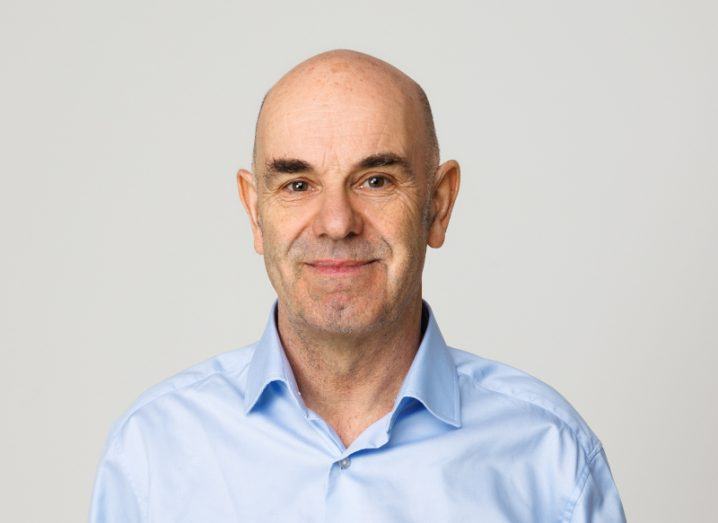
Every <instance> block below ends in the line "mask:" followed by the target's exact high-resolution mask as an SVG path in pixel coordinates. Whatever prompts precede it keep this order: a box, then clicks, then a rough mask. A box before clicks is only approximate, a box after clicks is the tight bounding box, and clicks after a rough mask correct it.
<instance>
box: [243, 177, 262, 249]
mask: <svg viewBox="0 0 718 523" xmlns="http://www.w3.org/2000/svg"><path fill="white" fill-rule="evenodd" d="M237 189H238V190H239V199H240V200H242V205H243V206H244V210H245V211H247V215H248V216H249V223H250V225H251V226H252V236H253V237H254V250H255V251H257V254H264V242H263V240H262V228H261V227H260V224H259V211H258V208H257V185H256V183H255V176H254V175H253V174H252V173H251V172H249V171H247V170H245V169H240V170H239V171H237Z"/></svg>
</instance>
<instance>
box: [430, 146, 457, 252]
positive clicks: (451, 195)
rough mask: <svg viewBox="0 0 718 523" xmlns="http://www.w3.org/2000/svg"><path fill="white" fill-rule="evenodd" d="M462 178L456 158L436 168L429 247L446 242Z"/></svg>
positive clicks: (435, 246) (439, 245) (437, 246)
mask: <svg viewBox="0 0 718 523" xmlns="http://www.w3.org/2000/svg"><path fill="white" fill-rule="evenodd" d="M460 178H461V172H460V168H459V164H458V163H457V162H456V161H455V160H449V161H447V162H444V163H443V164H441V165H440V166H439V167H438V168H437V170H436V174H435V175H434V182H433V189H434V190H433V194H432V196H431V209H432V215H431V216H432V220H431V225H430V226H429V235H428V239H427V243H428V244H429V247H433V248H434V249H438V248H439V247H441V246H442V245H443V244H444V239H445V238H446V229H447V228H448V227H449V219H450V218H451V210H452V209H453V208H454V202H455V201H456V197H457V195H458V194H459V182H460Z"/></svg>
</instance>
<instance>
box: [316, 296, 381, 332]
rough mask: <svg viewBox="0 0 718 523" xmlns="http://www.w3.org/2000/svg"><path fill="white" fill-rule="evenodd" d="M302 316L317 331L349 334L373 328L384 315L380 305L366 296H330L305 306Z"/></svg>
mask: <svg viewBox="0 0 718 523" xmlns="http://www.w3.org/2000/svg"><path fill="white" fill-rule="evenodd" d="M303 316H304V319H305V321H307V323H309V324H311V325H313V326H314V327H315V328H316V329H318V330H322V331H325V332H333V333H336V334H350V333H361V332H363V331H366V330H369V329H371V328H373V327H375V326H376V324H377V323H379V322H380V321H381V320H382V318H383V316H384V315H383V307H382V306H381V304H380V303H379V302H378V301H376V300H372V299H371V298H369V297H367V296H362V297H360V298H351V297H348V296H346V295H330V296H326V297H323V298H322V299H321V300H314V301H312V302H311V303H309V304H307V306H305V307H304V314H303Z"/></svg>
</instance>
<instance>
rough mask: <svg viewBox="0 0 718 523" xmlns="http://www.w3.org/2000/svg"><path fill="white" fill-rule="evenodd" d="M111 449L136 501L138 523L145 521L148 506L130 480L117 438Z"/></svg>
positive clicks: (135, 485)
mask: <svg viewBox="0 0 718 523" xmlns="http://www.w3.org/2000/svg"><path fill="white" fill-rule="evenodd" d="M112 446H113V448H114V449H115V455H116V456H117V464H118V466H119V468H120V470H121V472H122V474H124V476H125V477H126V478H127V482H128V483H129V484H130V490H131V491H132V495H133V496H134V497H135V500H136V501H137V508H138V509H139V512H140V523H141V522H142V521H147V515H146V512H147V508H148V504H147V501H146V500H145V499H144V498H143V497H142V496H140V493H139V488H138V487H137V483H135V481H134V479H133V478H132V473H131V472H130V469H129V468H128V467H127V463H125V457H124V452H122V451H120V449H119V445H118V438H117V437H115V438H114V441H113V444H112Z"/></svg>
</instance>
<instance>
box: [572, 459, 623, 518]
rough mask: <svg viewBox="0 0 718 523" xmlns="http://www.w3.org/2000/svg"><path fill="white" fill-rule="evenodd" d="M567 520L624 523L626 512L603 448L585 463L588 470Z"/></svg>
mask: <svg viewBox="0 0 718 523" xmlns="http://www.w3.org/2000/svg"><path fill="white" fill-rule="evenodd" d="M567 521H569V522H570V523H625V522H626V515H625V514H624V512H623V504H622V503H621V497H620V496H619V494H618V489H617V488H616V484H615V483H614V481H613V476H612V474H611V469H610V467H609V466H608V459H607V458H606V453H605V452H604V450H603V449H601V450H600V451H599V452H596V453H595V454H594V456H593V458H592V459H591V460H590V461H589V462H588V464H587V473H586V475H585V480H584V484H583V487H582V488H581V489H580V491H579V494H578V499H577V500H576V503H575V504H574V506H573V510H572V512H571V515H570V517H569V519H568V520H567Z"/></svg>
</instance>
